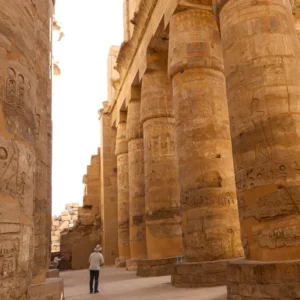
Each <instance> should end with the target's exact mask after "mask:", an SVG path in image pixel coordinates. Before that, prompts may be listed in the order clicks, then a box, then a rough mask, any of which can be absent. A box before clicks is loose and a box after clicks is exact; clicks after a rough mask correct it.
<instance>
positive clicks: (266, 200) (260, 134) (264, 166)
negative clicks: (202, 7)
mask: <svg viewBox="0 0 300 300" xmlns="http://www.w3.org/2000/svg"><path fill="white" fill-rule="evenodd" d="M220 4H223V7H222V5H220ZM214 8H215V11H216V15H217V16H218V17H219V21H220V29H221V35H222V44H223V51H224V62H225V75H226V79H227V93H228V105H229V115H230V121H231V137H232V145H233V155H234V162H235V174H236V186H237V192H238V201H239V210H240V219H241V234H242V241H243V246H244V250H245V256H246V260H238V261H236V262H234V263H231V264H229V278H228V280H229V282H228V293H229V299H237V298H238V297H242V298H244V297H247V298H248V297H249V298H251V299H255V298H272V299H273V298H276V299H295V298H298V297H299V295H300V285H299V283H300V269H299V259H300V240H299V234H300V216H299V206H300V201H299V193H300V174H299V157H300V117H299V112H300V106H299V100H300V98H299V95H300V47H299V41H298V40H297V35H296V30H295V24H294V21H293V16H292V8H291V3H290V1H288V0H281V1H276V0H270V1H251V0H230V1H222V2H221V3H220V1H214Z"/></svg>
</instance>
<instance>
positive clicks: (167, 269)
mask: <svg viewBox="0 0 300 300" xmlns="http://www.w3.org/2000/svg"><path fill="white" fill-rule="evenodd" d="M176 261H177V257H168V258H161V259H141V260H139V261H138V265H137V274H136V275H137V276H140V277H158V276H167V275H171V274H172V269H173V265H174V264H175V263H176Z"/></svg>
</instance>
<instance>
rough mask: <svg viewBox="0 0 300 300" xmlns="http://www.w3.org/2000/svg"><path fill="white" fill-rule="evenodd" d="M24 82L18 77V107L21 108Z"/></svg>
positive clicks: (20, 76) (22, 78)
mask: <svg viewBox="0 0 300 300" xmlns="http://www.w3.org/2000/svg"><path fill="white" fill-rule="evenodd" d="M24 83H25V80H24V77H23V76H22V75H19V76H18V103H17V105H18V107H19V108H22V107H23V105H24V98H25V86H24Z"/></svg>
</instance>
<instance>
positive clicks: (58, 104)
mask: <svg viewBox="0 0 300 300" xmlns="http://www.w3.org/2000/svg"><path fill="white" fill-rule="evenodd" d="M56 18H57V19H58V21H59V22H60V24H61V26H62V31H63V32H64V34H65V37H64V38H63V39H62V40H61V41H60V42H55V45H54V47H55V48H54V56H55V57H54V59H55V60H58V61H59V66H60V69H61V71H62V74H61V76H60V77H58V78H54V81H53V82H54V89H53V108H52V114H53V116H52V118H53V173H52V214H53V215H59V214H60V212H61V211H62V210H64V208H65V204H66V203H70V202H78V203H80V205H81V204H82V198H83V188H84V186H83V184H82V177H83V175H84V174H85V173H86V166H87V165H88V164H89V162H90V157H91V155H92V154H96V153H97V148H98V147H99V145H100V125H99V120H98V113H97V111H98V109H99V108H100V107H102V102H103V101H105V100H107V75H106V74H107V56H108V51H109V48H110V46H112V45H120V44H121V43H122V41H123V0H109V1H103V0H57V1H56Z"/></svg>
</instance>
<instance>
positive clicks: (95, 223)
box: [54, 149, 103, 270]
mask: <svg viewBox="0 0 300 300" xmlns="http://www.w3.org/2000/svg"><path fill="white" fill-rule="evenodd" d="M100 168H101V161H100V149H98V153H97V155H93V156H92V157H91V163H90V165H88V166H87V174H86V175H84V177H83V183H84V184H85V188H84V197H83V207H79V208H76V209H75V212H77V210H78V212H77V214H75V215H72V212H73V210H74V208H73V209H72V210H71V209H68V208H67V207H66V211H65V212H64V213H63V214H62V215H61V222H62V223H61V225H60V232H61V234H60V240H61V242H60V252H61V254H62V255H63V256H64V260H63V261H62V264H61V265H62V268H64V269H73V270H78V269H84V268H87V267H88V266H89V265H88V258H89V255H90V254H91V252H92V250H93V249H94V248H95V246H96V245H97V244H101V242H102V231H103V229H102V228H101V213H100V195H101V187H100ZM73 218H74V219H73ZM72 219H73V220H72ZM75 219H76V220H75ZM57 234H58V232H57V231H56V232H55V236H56V235H57ZM54 239H55V240H57V238H56V237H54Z"/></svg>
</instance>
